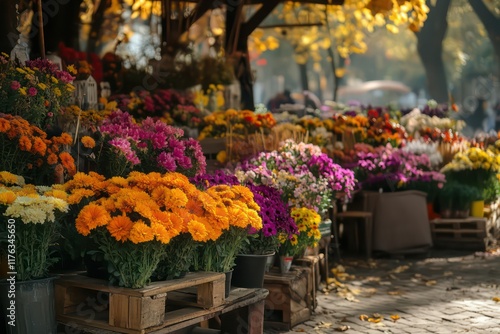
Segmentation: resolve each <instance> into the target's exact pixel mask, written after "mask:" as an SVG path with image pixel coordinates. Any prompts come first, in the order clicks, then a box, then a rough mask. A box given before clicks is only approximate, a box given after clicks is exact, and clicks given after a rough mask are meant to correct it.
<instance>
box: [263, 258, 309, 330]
mask: <svg viewBox="0 0 500 334" xmlns="http://www.w3.org/2000/svg"><path fill="white" fill-rule="evenodd" d="M313 287H314V283H313V282H312V281H311V269H310V268H308V267H302V266H292V268H291V269H290V271H289V272H287V273H284V274H282V273H280V272H279V270H278V269H277V268H272V269H271V271H270V272H269V273H267V274H266V275H265V276H264V288H265V289H267V290H269V295H268V296H267V298H266V301H265V315H264V327H272V328H278V329H284V330H290V329H291V328H292V327H293V326H295V325H297V324H300V323H302V322H304V321H307V320H309V319H310V317H311V309H312V304H313V297H312V294H313Z"/></svg>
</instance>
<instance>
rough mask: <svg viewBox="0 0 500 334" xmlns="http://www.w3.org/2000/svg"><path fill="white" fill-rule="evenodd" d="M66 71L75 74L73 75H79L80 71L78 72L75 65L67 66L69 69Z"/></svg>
mask: <svg viewBox="0 0 500 334" xmlns="http://www.w3.org/2000/svg"><path fill="white" fill-rule="evenodd" d="M66 70H67V71H68V72H69V73H71V74H73V75H75V74H77V73H78V71H77V70H76V68H75V65H73V64H71V65H69V66H67V67H66Z"/></svg>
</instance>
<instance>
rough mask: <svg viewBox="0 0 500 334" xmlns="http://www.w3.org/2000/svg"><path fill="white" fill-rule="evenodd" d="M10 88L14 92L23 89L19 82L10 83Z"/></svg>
mask: <svg viewBox="0 0 500 334" xmlns="http://www.w3.org/2000/svg"><path fill="white" fill-rule="evenodd" d="M10 88H11V89H12V90H18V89H19V88H21V84H20V83H19V81H15V80H14V81H12V82H11V83H10Z"/></svg>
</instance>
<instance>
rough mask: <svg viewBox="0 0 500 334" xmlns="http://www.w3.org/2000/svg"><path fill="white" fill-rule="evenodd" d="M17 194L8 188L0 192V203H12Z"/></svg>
mask: <svg viewBox="0 0 500 334" xmlns="http://www.w3.org/2000/svg"><path fill="white" fill-rule="evenodd" d="M16 198H17V196H16V194H15V193H14V192H12V191H10V190H8V191H5V192H3V193H0V204H4V205H7V204H12V203H14V201H15V200H16Z"/></svg>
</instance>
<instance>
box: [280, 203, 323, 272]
mask: <svg viewBox="0 0 500 334" xmlns="http://www.w3.org/2000/svg"><path fill="white" fill-rule="evenodd" d="M291 215H292V218H293V219H294V220H295V223H296V224H297V229H298V231H297V233H296V234H293V235H287V234H286V233H280V235H279V241H280V243H281V245H280V247H279V254H280V265H281V271H282V272H287V271H288V270H289V269H290V265H291V263H292V260H293V257H294V256H296V255H300V254H304V252H305V250H306V249H307V247H315V246H316V245H317V243H318V242H319V240H320V239H321V232H320V230H319V223H320V221H321V217H320V215H319V214H318V213H316V212H315V211H314V210H311V209H308V208H292V212H291Z"/></svg>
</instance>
